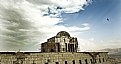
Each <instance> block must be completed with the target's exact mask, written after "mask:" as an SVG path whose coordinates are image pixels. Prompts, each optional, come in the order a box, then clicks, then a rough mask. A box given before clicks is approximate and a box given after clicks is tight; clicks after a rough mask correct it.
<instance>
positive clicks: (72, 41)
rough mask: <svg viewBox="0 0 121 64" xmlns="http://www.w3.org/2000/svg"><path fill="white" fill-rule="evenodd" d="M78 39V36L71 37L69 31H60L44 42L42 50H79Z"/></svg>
mask: <svg viewBox="0 0 121 64" xmlns="http://www.w3.org/2000/svg"><path fill="white" fill-rule="evenodd" d="M77 48H78V41H77V38H76V37H71V36H70V34H69V33H67V32H65V31H60V32H59V33H57V35H56V36H54V37H52V38H49V39H48V40H47V42H45V43H42V45H41V51H42V52H77Z"/></svg>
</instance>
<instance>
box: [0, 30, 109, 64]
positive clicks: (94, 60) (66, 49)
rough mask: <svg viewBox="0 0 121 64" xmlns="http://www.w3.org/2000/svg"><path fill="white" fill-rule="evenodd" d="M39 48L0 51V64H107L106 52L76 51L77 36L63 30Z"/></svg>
mask: <svg viewBox="0 0 121 64" xmlns="http://www.w3.org/2000/svg"><path fill="white" fill-rule="evenodd" d="M41 48H42V50H41V52H20V51H19V52H0V64H108V63H107V59H108V54H107V52H77V48H78V41H77V38H75V37H71V36H70V35H69V33H67V32H65V31H61V32H59V33H58V34H57V35H56V36H54V37H52V38H50V39H48V40H47V42H45V43H42V44H41Z"/></svg>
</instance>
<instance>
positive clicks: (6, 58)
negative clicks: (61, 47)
mask: <svg viewBox="0 0 121 64" xmlns="http://www.w3.org/2000/svg"><path fill="white" fill-rule="evenodd" d="M90 53H91V54H92V55H93V53H96V52H90ZM98 53H99V54H98V55H97V56H96V59H95V64H107V58H108V56H107V53H106V52H98ZM92 63H93V59H92V57H91V56H90V55H89V54H88V53H87V52H77V53H76V52H72V53H71V52H66V53H65V52H59V53H55V52H51V53H40V52H0V64H92Z"/></svg>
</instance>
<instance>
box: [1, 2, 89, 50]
mask: <svg viewBox="0 0 121 64" xmlns="http://www.w3.org/2000/svg"><path fill="white" fill-rule="evenodd" d="M63 2H64V3H63ZM87 4H88V2H87V1H86V0H2V2H0V28H1V30H0V38H1V39H0V43H1V44H2V45H1V46H3V47H2V48H0V49H1V50H18V49H22V50H28V49H27V47H32V50H35V49H36V48H38V47H34V46H33V45H35V44H38V43H41V42H43V41H45V40H46V39H47V38H49V37H52V36H54V34H56V33H57V32H58V31H61V30H65V31H68V32H72V33H73V34H75V33H76V32H78V33H80V32H83V31H87V30H89V29H90V27H89V26H88V25H85V24H84V25H83V27H77V26H64V25H57V24H58V23H61V22H64V21H63V18H61V14H62V13H75V12H78V11H80V10H83V6H85V5H87Z"/></svg>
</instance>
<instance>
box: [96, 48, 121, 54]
mask: <svg viewBox="0 0 121 64" xmlns="http://www.w3.org/2000/svg"><path fill="white" fill-rule="evenodd" d="M97 51H101V52H108V53H109V54H110V55H121V48H106V49H102V50H97Z"/></svg>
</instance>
